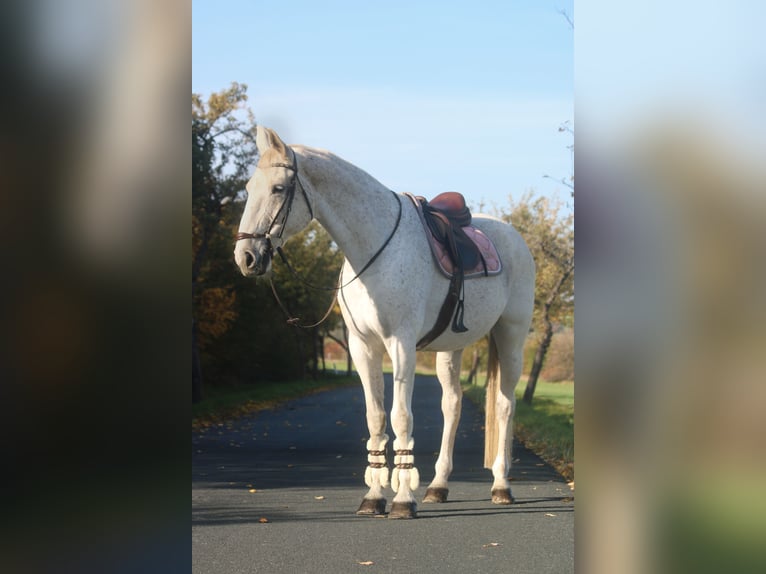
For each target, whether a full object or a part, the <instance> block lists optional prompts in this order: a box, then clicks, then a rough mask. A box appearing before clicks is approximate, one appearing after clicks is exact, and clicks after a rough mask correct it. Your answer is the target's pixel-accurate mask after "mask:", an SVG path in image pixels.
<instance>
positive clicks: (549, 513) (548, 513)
mask: <svg viewBox="0 0 766 574" xmlns="http://www.w3.org/2000/svg"><path fill="white" fill-rule="evenodd" d="M545 516H556V515H555V514H553V513H551V512H546V513H545Z"/></svg>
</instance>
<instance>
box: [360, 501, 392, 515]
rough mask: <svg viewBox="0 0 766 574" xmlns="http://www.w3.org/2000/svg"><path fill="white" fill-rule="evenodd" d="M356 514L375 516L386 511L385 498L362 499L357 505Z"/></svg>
mask: <svg viewBox="0 0 766 574" xmlns="http://www.w3.org/2000/svg"><path fill="white" fill-rule="evenodd" d="M356 513H357V514H359V515H362V516H377V515H380V514H385V513H386V499H385V498H375V499H373V498H365V499H363V500H362V504H361V505H360V506H359V510H357V511H356Z"/></svg>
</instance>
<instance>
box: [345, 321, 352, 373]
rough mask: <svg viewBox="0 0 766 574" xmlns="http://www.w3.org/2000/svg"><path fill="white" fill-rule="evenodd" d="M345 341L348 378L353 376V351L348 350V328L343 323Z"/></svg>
mask: <svg viewBox="0 0 766 574" xmlns="http://www.w3.org/2000/svg"><path fill="white" fill-rule="evenodd" d="M343 340H344V341H345V343H346V376H347V377H350V376H351V351H350V350H349V348H348V327H346V323H345V322H344V323H343Z"/></svg>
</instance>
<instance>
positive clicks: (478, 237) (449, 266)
mask: <svg viewBox="0 0 766 574" xmlns="http://www.w3.org/2000/svg"><path fill="white" fill-rule="evenodd" d="M407 195H409V194H407ZM410 199H412V201H413V203H414V204H415V207H416V208H417V211H418V215H419V216H420V222H421V223H422V224H423V229H424V230H425V233H426V237H427V238H428V244H429V245H430V246H431V254H432V255H433V256H434V261H435V262H436V266H437V267H438V268H439V271H441V272H442V273H443V274H444V275H445V276H446V277H447V278H451V277H452V274H453V272H454V271H455V266H454V264H453V263H452V259H450V256H449V254H448V253H447V250H446V248H445V247H444V245H442V244H441V243H439V242H438V241H437V240H436V238H435V237H434V234H433V233H432V232H431V229H430V228H429V227H428V224H427V223H426V221H425V218H424V217H423V211H422V208H421V206H420V202H419V201H417V200H416V199H415V198H414V197H410ZM462 229H463V231H464V232H465V234H466V235H467V236H468V238H469V239H471V241H473V242H474V243H475V244H476V246H477V247H478V248H479V251H481V255H482V257H484V261H485V262H486V263H487V275H498V274H499V273H500V272H501V271H502V270H503V263H502V262H501V261H500V255H498V253H497V249H496V248H495V244H494V243H492V240H491V239H490V238H489V237H487V235H486V234H485V233H484V232H483V231H481V230H480V229H477V228H476V227H474V226H473V225H469V226H467V227H463V228H462ZM484 276H485V275H484V265H482V263H481V261H479V263H478V265H477V266H476V267H475V268H474V269H466V270H465V274H464V277H465V278H466V279H473V278H475V277H484Z"/></svg>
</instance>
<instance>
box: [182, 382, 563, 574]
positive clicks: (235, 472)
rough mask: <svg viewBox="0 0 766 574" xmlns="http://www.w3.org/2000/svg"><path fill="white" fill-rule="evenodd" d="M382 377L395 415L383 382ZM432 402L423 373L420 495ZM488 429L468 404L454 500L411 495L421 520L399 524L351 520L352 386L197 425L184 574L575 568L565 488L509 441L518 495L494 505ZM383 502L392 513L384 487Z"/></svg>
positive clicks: (354, 482) (358, 476) (356, 484)
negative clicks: (189, 563) (189, 572)
mask: <svg viewBox="0 0 766 574" xmlns="http://www.w3.org/2000/svg"><path fill="white" fill-rule="evenodd" d="M387 385H388V386H387V393H386V395H387V396H386V398H387V401H388V405H389V407H388V408H389V409H390V401H391V389H390V377H388V378H387ZM440 396H441V389H440V387H439V384H438V381H437V380H436V378H435V377H426V376H418V379H417V381H416V384H415V391H414V396H413V413H414V419H415V426H414V432H413V436H414V437H415V461H416V465H417V466H418V468H419V470H420V476H421V486H420V488H419V489H418V491H417V495H418V498H419V500H420V499H422V496H423V494H424V493H425V489H426V487H427V485H428V483H429V482H430V480H431V479H432V478H433V474H434V470H433V464H434V462H435V461H436V455H437V451H438V448H439V442H440V435H441V411H440ZM483 424H484V421H483V414H481V412H480V411H479V410H478V409H477V408H476V407H475V406H474V405H473V404H472V403H471V402H470V401H468V400H467V399H464V400H463V415H462V419H461V422H460V426H459V428H458V435H457V440H456V446H455V457H454V461H455V469H454V471H453V474H452V478H451V481H450V493H449V501H448V502H447V503H445V504H422V503H419V505H418V518H417V519H416V520H404V521H403V520H389V519H387V518H372V517H362V516H357V515H356V514H355V511H356V509H357V507H358V506H359V503H360V502H361V499H362V497H363V496H364V494H365V492H366V490H367V489H366V487H365V485H364V469H365V467H366V464H367V462H366V454H367V453H366V449H365V442H366V440H367V438H368V434H367V428H366V423H365V418H364V398H363V395H362V390H361V387H359V386H353V387H347V388H341V389H336V390H331V391H325V392H322V393H318V394H315V395H311V396H308V397H304V398H302V399H297V400H293V401H290V402H288V403H285V404H284V405H282V406H280V407H279V408H277V409H274V410H268V411H261V412H258V413H255V414H253V415H251V416H247V417H244V418H240V419H238V420H236V421H232V422H230V423H227V424H224V425H222V426H215V427H212V428H209V429H206V430H205V431H204V432H194V433H193V434H192V553H193V572H195V573H198V574H208V573H209V574H228V573H236V574H240V573H242V574H244V573H251V572H253V573H255V572H258V573H261V572H262V573H268V574H276V573H281V572H284V573H289V574H300V573H304V572H305V573H309V572H310V573H312V574H314V573H324V572H327V573H331V574H336V573H345V572H391V573H396V572H407V573H412V572H418V573H427V572H439V573H440V574H446V573H451V572H460V573H467V572H470V573H483V572H487V573H490V572H491V573H497V572H508V573H516V574H523V573H530V574H542V573H546V572H550V573H555V574H563V573H567V572H573V571H574V501H573V496H574V493H573V492H571V491H570V489H569V487H568V486H567V484H566V482H565V481H564V480H563V479H562V478H561V477H560V476H559V475H558V474H557V473H556V472H555V471H554V470H553V469H552V468H551V467H549V466H548V465H546V464H545V463H543V461H542V460H540V459H539V458H538V457H536V456H535V455H534V454H532V453H531V452H530V451H528V450H526V449H524V448H523V447H522V446H521V445H519V444H518V443H516V444H515V445H514V451H513V459H514V462H513V467H512V469H511V479H512V480H511V487H512V490H513V494H514V497H515V498H516V503H515V504H514V505H512V506H507V507H505V506H497V505H493V504H491V502H490V488H491V483H492V477H491V473H490V471H488V470H485V469H484V468H483V467H482V464H483V448H484V432H483V429H482V427H483ZM388 434H389V435H390V436H391V437H392V440H393V434H392V433H391V432H390V430H389V433H388ZM390 448H391V447H390V444H389V451H390ZM392 458H393V457H392V456H391V453H390V452H389V459H392ZM390 462H391V460H389V463H390ZM387 499H388V508H390V504H391V500H392V499H393V493H392V492H389V494H388V496H387Z"/></svg>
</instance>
